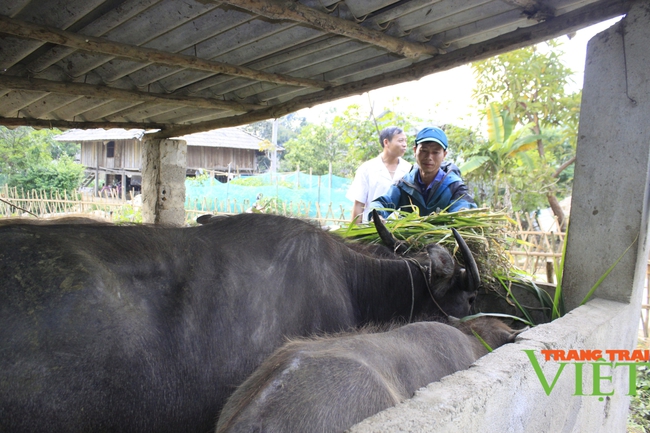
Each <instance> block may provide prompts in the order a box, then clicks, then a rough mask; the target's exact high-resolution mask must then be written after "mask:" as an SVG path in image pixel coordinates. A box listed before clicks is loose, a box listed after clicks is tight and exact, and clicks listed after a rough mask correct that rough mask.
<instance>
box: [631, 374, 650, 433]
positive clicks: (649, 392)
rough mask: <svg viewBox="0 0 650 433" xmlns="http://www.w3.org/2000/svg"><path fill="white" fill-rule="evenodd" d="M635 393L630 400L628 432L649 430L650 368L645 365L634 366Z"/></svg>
mask: <svg viewBox="0 0 650 433" xmlns="http://www.w3.org/2000/svg"><path fill="white" fill-rule="evenodd" d="M636 370H637V371H636V395H634V396H632V399H631V401H630V415H629V417H628V420H627V429H628V430H627V431H628V432H647V431H649V430H650V369H649V368H648V366H647V365H638V366H637V367H636Z"/></svg>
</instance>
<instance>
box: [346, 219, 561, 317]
mask: <svg viewBox="0 0 650 433" xmlns="http://www.w3.org/2000/svg"><path fill="white" fill-rule="evenodd" d="M396 214H397V215H398V216H399V217H398V218H389V219H388V220H387V221H386V222H385V225H386V228H388V230H389V231H390V232H391V233H392V234H393V236H395V238H397V239H399V240H402V241H405V242H406V243H407V244H408V245H409V248H410V249H411V250H413V251H420V250H422V249H423V248H424V247H426V245H428V244H432V243H438V244H440V245H442V246H444V247H445V248H447V250H448V251H449V252H450V253H451V254H453V255H454V257H455V258H456V259H457V260H458V261H459V262H461V263H462V261H463V259H462V255H461V254H460V253H459V251H458V246H457V245H456V241H455V239H454V236H453V234H452V232H451V229H452V227H453V228H455V229H456V230H457V231H458V233H459V234H460V235H461V236H462V237H463V239H464V240H465V242H466V243H467V245H468V246H469V248H470V250H471V251H472V254H473V256H474V259H475V260H476V263H477V265H478V268H479V272H480V274H481V280H482V287H483V290H482V292H483V294H484V295H488V294H489V296H491V297H494V298H498V299H501V300H502V301H503V302H501V305H500V307H499V308H498V309H489V308H490V307H488V309H489V311H486V310H482V311H481V312H488V313H490V314H492V313H496V314H497V315H502V314H504V315H505V316H506V317H510V316H516V317H518V318H520V319H523V320H524V321H525V323H528V324H535V323H541V322H546V321H548V320H550V316H549V315H548V314H549V313H550V311H551V308H550V307H549V301H550V300H551V297H550V296H549V295H548V294H547V293H545V292H544V291H543V290H542V289H540V288H539V287H538V286H537V285H535V284H534V283H533V282H532V281H531V279H530V276H527V275H525V274H524V273H523V272H522V271H521V270H519V269H517V268H516V267H515V265H514V264H513V263H512V261H511V257H510V255H509V254H508V253H507V248H508V245H509V244H511V243H513V242H514V240H513V239H512V238H511V237H510V236H509V235H508V234H509V233H511V232H513V231H514V230H516V224H515V221H514V220H512V219H511V218H510V217H509V216H508V214H506V213H505V212H495V211H490V210H489V209H471V210H462V211H459V212H453V213H447V212H444V211H443V212H440V213H434V214H431V215H428V216H425V217H420V216H419V215H417V214H416V213H410V212H400V211H397V212H396ZM334 233H336V234H338V235H340V236H342V237H344V238H346V239H348V240H352V241H355V242H364V243H381V240H380V239H379V235H378V234H377V230H375V227H374V224H372V223H369V224H359V225H353V224H350V225H347V226H345V227H341V228H339V229H338V230H335V231H334ZM515 288H516V290H514V289H515ZM522 289H523V290H524V291H528V292H532V293H535V296H534V299H535V300H534V301H533V302H532V304H534V305H526V304H523V303H520V302H519V301H518V300H517V299H516V297H520V296H521V295H520V293H521V291H522ZM526 298H528V299H530V298H529V297H526ZM484 299H485V298H484ZM551 302H552V301H551ZM489 304H490V306H494V305H495V303H494V302H489ZM483 305H484V306H485V303H483ZM529 309H533V310H542V311H543V316H540V317H538V318H537V319H536V318H535V315H534V314H530V313H529V311H528V310H529ZM546 316H548V317H549V318H548V319H547V318H546Z"/></svg>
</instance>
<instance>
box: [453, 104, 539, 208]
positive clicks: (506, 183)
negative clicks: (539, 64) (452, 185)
mask: <svg viewBox="0 0 650 433" xmlns="http://www.w3.org/2000/svg"><path fill="white" fill-rule="evenodd" d="M486 117H487V121H488V140H487V141H482V142H477V143H476V145H475V146H474V147H473V148H470V149H466V151H465V155H464V156H465V158H466V159H467V160H466V161H465V162H464V163H463V164H462V165H461V166H460V170H461V172H462V173H463V174H464V175H465V176H466V178H467V180H468V182H470V181H473V183H474V184H476V185H480V186H481V189H480V190H479V191H475V196H476V198H477V200H479V202H481V203H483V204H487V205H489V206H490V207H493V208H498V209H512V208H513V205H512V200H511V194H512V192H513V190H514V191H517V190H518V188H517V186H518V181H519V182H521V180H522V178H523V179H527V178H528V176H527V175H526V173H529V172H535V171H536V166H535V165H534V164H533V163H532V162H531V160H530V158H529V157H528V155H526V152H527V151H529V150H531V149H533V148H535V147H536V146H537V140H538V139H540V138H544V136H542V135H539V134H534V132H533V130H532V129H533V128H532V127H531V125H530V124H528V125H526V126H524V127H520V128H517V127H516V126H517V125H516V123H515V121H514V119H513V118H512V116H511V115H510V113H509V112H508V111H507V110H501V111H500V110H499V107H498V105H497V104H496V103H492V104H490V106H489V107H488V109H487V112H486ZM522 169H523V170H522ZM477 193H478V194H477ZM514 208H515V210H518V207H514Z"/></svg>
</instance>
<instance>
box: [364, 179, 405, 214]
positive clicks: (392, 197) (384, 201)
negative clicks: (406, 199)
mask: <svg viewBox="0 0 650 433" xmlns="http://www.w3.org/2000/svg"><path fill="white" fill-rule="evenodd" d="M401 195H402V191H401V190H400V189H399V188H398V187H397V186H395V185H391V187H390V189H389V190H388V192H387V193H386V194H384V195H382V196H379V197H377V198H376V199H374V200H373V201H372V202H371V203H370V210H372V209H377V213H378V214H379V216H381V217H382V218H388V215H390V214H391V213H392V212H391V211H386V210H380V209H383V208H388V209H396V208H397V204H398V203H399V199H400V196H401Z"/></svg>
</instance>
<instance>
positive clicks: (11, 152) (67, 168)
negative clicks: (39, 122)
mask: <svg viewBox="0 0 650 433" xmlns="http://www.w3.org/2000/svg"><path fill="white" fill-rule="evenodd" d="M60 133H61V131H58V130H56V129H54V130H51V129H41V130H34V129H32V128H29V127H19V128H16V129H7V128H5V127H0V173H1V174H2V177H3V178H4V179H3V181H4V182H6V183H7V184H8V185H10V186H18V187H23V188H25V189H46V190H53V189H67V190H74V189H76V188H77V187H78V186H79V182H80V181H81V177H82V175H83V170H84V168H83V166H82V165H80V164H77V163H75V162H74V159H73V158H74V156H75V155H76V154H77V153H78V152H79V145H78V144H71V143H59V142H57V141H55V140H54V138H53V137H54V136H55V135H58V134H60Z"/></svg>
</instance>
